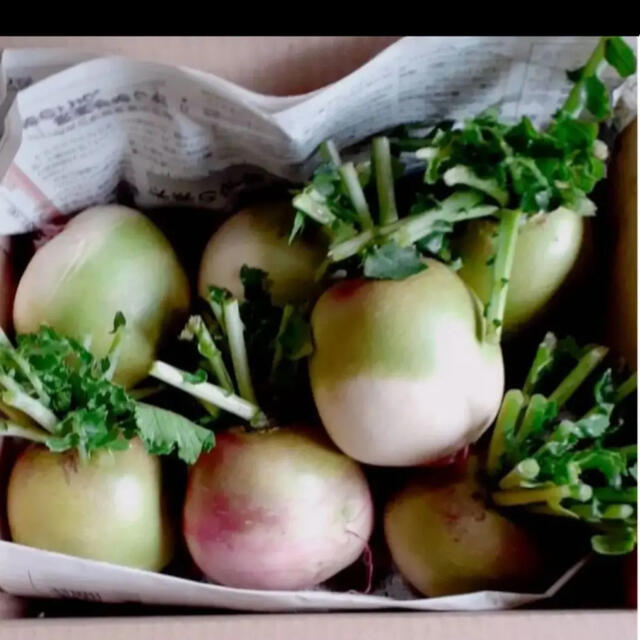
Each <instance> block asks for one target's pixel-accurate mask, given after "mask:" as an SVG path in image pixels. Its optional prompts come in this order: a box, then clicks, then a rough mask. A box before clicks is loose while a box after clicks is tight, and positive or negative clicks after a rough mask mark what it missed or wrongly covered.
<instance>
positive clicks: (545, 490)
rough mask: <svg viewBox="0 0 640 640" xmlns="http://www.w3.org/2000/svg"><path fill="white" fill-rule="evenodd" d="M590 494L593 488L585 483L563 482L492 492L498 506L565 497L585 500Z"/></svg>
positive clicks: (550, 501)
mask: <svg viewBox="0 0 640 640" xmlns="http://www.w3.org/2000/svg"><path fill="white" fill-rule="evenodd" d="M592 496H593V490H592V489H591V487H590V486H589V485H586V484H579V485H573V486H571V485H567V484H563V485H557V486H552V487H540V488H535V489H506V490H503V491H495V492H494V493H493V494H492V498H493V501H494V502H495V503H496V504H497V505H498V506H500V507H515V506H519V505H524V504H535V503H538V502H547V503H559V502H560V501H562V500H564V499H565V498H573V499H574V500H579V501H580V502H586V501H587V500H590V499H591V497H592Z"/></svg>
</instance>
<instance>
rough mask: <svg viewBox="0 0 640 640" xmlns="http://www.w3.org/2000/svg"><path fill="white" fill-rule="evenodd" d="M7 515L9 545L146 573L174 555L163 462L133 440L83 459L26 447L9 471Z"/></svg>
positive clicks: (159, 567) (70, 454)
mask: <svg viewBox="0 0 640 640" xmlns="http://www.w3.org/2000/svg"><path fill="white" fill-rule="evenodd" d="M7 514H8V519H9V527H10V530H11V537H12V539H13V541H14V542H17V543H19V544H24V545H27V546H31V547H37V548H39V549H45V550H48V551H57V552H60V553H67V554H70V555H74V556H80V557H83V558H90V559H93V560H101V561H104V562H111V563H113V564H119V565H125V566H128V567H135V568H138V569H148V570H151V571H159V570H160V569H162V568H163V567H165V566H166V565H167V563H168V562H169V560H170V559H171V556H172V554H173V544H174V535H173V531H172V529H171V526H170V524H169V521H168V519H167V515H166V512H165V504H164V499H163V494H162V472H161V464H160V460H159V459H158V458H156V457H153V456H151V455H149V454H148V453H146V451H145V450H144V447H143V446H142V444H141V443H140V442H139V441H138V440H134V441H132V442H131V447H130V448H129V449H128V450H127V451H114V452H110V451H104V450H103V451H101V452H98V453H96V454H94V456H92V458H91V459H90V460H89V461H87V462H82V461H81V460H80V459H79V458H78V457H77V455H76V454H75V452H74V453H64V454H60V453H53V452H51V451H48V450H46V449H44V448H43V447H41V446H38V445H32V446H30V447H29V448H28V449H26V450H25V451H24V452H23V453H22V455H21V456H20V457H19V458H18V460H17V461H16V463H15V466H14V467H13V470H12V472H11V477H10V479H9V487H8V497H7Z"/></svg>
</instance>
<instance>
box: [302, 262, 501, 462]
mask: <svg viewBox="0 0 640 640" xmlns="http://www.w3.org/2000/svg"><path fill="white" fill-rule="evenodd" d="M426 264H427V269H426V270H424V271H422V272H420V273H418V274H416V275H413V276H411V277H409V278H407V279H406V280H401V281H391V280H364V279H360V280H352V281H344V282H341V283H338V284H335V285H333V286H332V287H331V288H330V289H328V290H327V291H326V292H325V293H324V294H323V295H322V296H321V297H320V299H319V300H318V302H317V304H316V306H315V308H314V310H313V313H312V318H311V322H312V330H313V338H314V342H315V351H314V353H313V355H312V356H311V359H310V369H309V371H310V380H311V388H312V391H313V396H314V399H315V403H316V406H317V408H318V411H319V414H320V417H321V419H322V422H323V424H324V426H325V428H326V430H327V432H328V433H329V435H330V436H331V438H332V439H333V441H334V442H335V444H336V445H337V446H338V447H339V448H340V449H342V451H344V452H345V453H346V454H347V455H349V456H351V457H352V458H354V459H356V460H358V461H360V462H364V463H368V464H375V465H384V466H413V465H418V464H425V463H429V462H434V461H436V460H439V459H441V458H445V457H447V456H449V455H451V454H453V453H455V452H456V451H458V450H459V449H462V448H464V447H465V446H466V445H468V444H470V443H471V442H474V441H475V440H477V439H478V438H479V437H480V436H481V435H482V433H483V432H484V430H485V429H486V428H487V427H488V426H489V425H490V424H491V422H492V421H493V419H494V417H495V415H496V412H497V411H498V407H499V405H500V401H501V397H502V391H503V385H504V371H503V363H502V352H501V350H500V346H499V345H497V344H493V343H489V342H485V341H483V338H482V336H483V334H484V331H483V327H482V325H483V318H482V309H481V307H480V304H479V302H478V300H477V299H476V298H475V296H474V295H473V294H472V292H471V291H470V290H469V289H468V288H467V287H466V285H465V284H464V283H463V282H462V280H461V279H460V278H459V277H458V276H457V275H456V274H455V273H454V272H453V271H452V270H451V269H449V268H448V267H446V266H445V265H443V264H441V263H439V262H437V261H435V260H427V261H426Z"/></svg>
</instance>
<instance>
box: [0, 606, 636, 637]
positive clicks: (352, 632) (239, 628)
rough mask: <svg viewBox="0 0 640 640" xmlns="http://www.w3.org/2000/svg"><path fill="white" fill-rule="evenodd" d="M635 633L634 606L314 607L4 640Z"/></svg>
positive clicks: (118, 621)
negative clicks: (359, 610) (326, 610)
mask: <svg viewBox="0 0 640 640" xmlns="http://www.w3.org/2000/svg"><path fill="white" fill-rule="evenodd" d="M255 637H259V638H260V640H275V639H276V638H278V639H287V640H289V639H291V640H298V639H300V638H304V639H305V640H320V639H322V640H326V639H331V640H355V639H357V638H366V640H389V638H402V640H418V639H419V640H426V639H427V638H430V639H434V640H460V639H461V638H473V639H474V640H485V639H486V640H489V639H490V640H502V639H505V640H506V639H507V638H517V639H518V640H534V639H535V640H540V639H542V638H544V640H571V639H573V638H580V640H601V639H602V638H604V637H606V638H615V640H631V639H632V638H636V637H637V612H636V611H619V610H610V611H580V612H569V611H547V612H514V611H510V612H501V613H499V614H477V613H476V614H465V613H458V614H440V613H431V614H429V615H424V614H414V613H405V614H389V613H369V614H332V615H325V614H312V615H308V614H306V615H270V616H260V615H241V616H228V615H218V616H203V617H171V618H169V617H159V618H146V619H144V618H130V619H123V618H115V619H110V620H104V619H103V620H95V619H87V620H82V619H81V620H49V621H47V622H46V623H42V622H38V621H31V620H30V621H11V622H5V623H3V624H2V625H1V626H0V640H4V639H5V638H6V639H7V640H9V639H11V640H44V639H46V640H63V639H65V640H66V639H68V640H75V639H80V638H82V639H89V638H91V640H94V639H98V638H108V639H109V640H130V639H131V638H135V639H136V640H159V639H167V640H168V639H171V640H173V639H174V638H180V640H205V639H206V640H211V639H212V638H215V640H227V639H228V640H243V639H246V638H255Z"/></svg>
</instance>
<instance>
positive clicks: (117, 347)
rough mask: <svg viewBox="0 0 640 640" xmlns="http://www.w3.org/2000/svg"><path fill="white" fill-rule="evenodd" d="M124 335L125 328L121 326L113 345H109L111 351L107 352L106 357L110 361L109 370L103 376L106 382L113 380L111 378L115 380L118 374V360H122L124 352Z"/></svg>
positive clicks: (112, 342)
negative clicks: (116, 373) (121, 355)
mask: <svg viewBox="0 0 640 640" xmlns="http://www.w3.org/2000/svg"><path fill="white" fill-rule="evenodd" d="M124 333H125V326H124V325H121V326H119V327H118V328H117V329H116V332H115V335H114V336H113V340H112V341H111V344H110V345H109V350H108V351H107V356H106V357H107V359H108V361H109V368H108V369H107V370H106V371H105V372H104V373H103V374H102V377H103V378H104V379H105V380H111V378H113V374H114V373H115V372H116V368H117V367H118V360H119V359H120V352H121V351H122V340H123V339H124Z"/></svg>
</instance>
